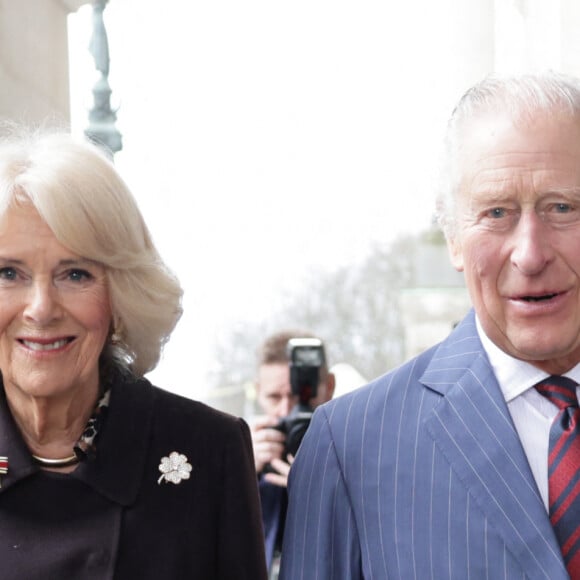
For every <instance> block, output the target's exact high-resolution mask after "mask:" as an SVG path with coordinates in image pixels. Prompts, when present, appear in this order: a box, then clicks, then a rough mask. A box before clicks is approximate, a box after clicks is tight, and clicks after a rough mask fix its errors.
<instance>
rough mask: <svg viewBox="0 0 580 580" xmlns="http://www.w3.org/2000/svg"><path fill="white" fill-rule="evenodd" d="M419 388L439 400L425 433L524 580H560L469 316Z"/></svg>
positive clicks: (554, 547)
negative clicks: (435, 394)
mask: <svg viewBox="0 0 580 580" xmlns="http://www.w3.org/2000/svg"><path fill="white" fill-rule="evenodd" d="M421 380H422V382H423V383H424V384H425V386H427V387H429V388H430V389H432V390H434V391H436V392H438V393H440V394H441V395H442V399H441V401H440V403H439V404H438V405H436V406H435V408H434V409H433V411H432V412H431V414H430V415H429V417H428V418H427V420H426V423H425V426H426V428H427V429H428V431H429V433H430V435H431V436H432V437H433V439H434V440H435V443H436V446H437V448H438V449H439V450H440V451H441V452H442V453H443V454H444V455H445V457H446V458H447V460H448V461H449V463H450V465H451V468H452V469H453V470H454V471H455V473H456V474H457V475H458V477H459V480H460V481H462V482H463V483H464V485H465V486H466V488H467V489H466V491H467V492H468V493H469V494H470V496H471V497H472V498H473V499H474V500H475V501H476V502H477V504H478V505H479V507H480V508H481V510H482V512H483V513H484V515H485V517H486V518H487V520H488V522H490V524H491V525H492V526H493V528H494V529H496V530H497V532H498V533H499V534H500V536H501V537H502V539H503V541H504V543H505V545H506V546H507V548H508V549H509V551H510V552H511V553H512V554H513V555H514V557H515V558H516V559H518V560H519V561H520V563H521V566H522V568H523V569H524V570H525V572H526V574H527V575H528V576H529V577H530V578H534V577H542V578H544V577H551V578H560V577H562V578H567V575H566V572H565V568H564V565H563V562H562V557H561V554H560V549H559V546H558V544H557V541H556V539H555V536H554V533H553V530H552V527H551V525H550V521H549V519H548V516H547V514H546V511H545V508H544V505H543V503H542V500H541V497H540V494H539V492H538V489H537V486H536V483H535V481H534V478H533V475H532V473H531V470H530V467H529V464H528V461H527V458H526V456H525V453H524V450H523V447H522V445H521V442H520V440H519V437H518V434H517V432H516V430H515V427H514V424H513V421H512V419H511V416H510V414H509V411H508V408H507V405H506V403H505V401H504V398H503V395H502V393H501V390H500V387H499V385H498V383H497V380H496V378H495V376H494V373H493V370H492V368H491V365H490V364H489V362H488V360H487V356H486V355H485V352H484V350H483V346H482V345H481V342H480V340H479V337H478V335H477V331H476V328H475V320H474V315H473V313H471V314H470V315H469V316H468V317H467V318H466V320H465V321H464V322H463V323H462V324H461V325H460V326H459V327H458V328H457V329H456V331H455V332H453V333H452V334H451V336H450V337H449V338H448V339H447V340H446V341H445V342H444V343H443V344H442V345H441V347H440V348H439V349H438V351H437V352H436V354H435V356H434V357H433V359H432V361H431V363H430V365H429V367H428V368H427V369H426V371H425V373H424V375H423V377H422V379H421Z"/></svg>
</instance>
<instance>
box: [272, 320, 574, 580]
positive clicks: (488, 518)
mask: <svg viewBox="0 0 580 580" xmlns="http://www.w3.org/2000/svg"><path fill="white" fill-rule="evenodd" d="M289 490H290V506H289V512H288V520H287V528H286V532H285V539H284V547H283V551H282V554H283V556H282V571H281V578H283V579H284V580H297V579H303V580H315V579H321V580H322V579H327V580H331V579H332V580H357V579H361V578H365V579H371V578H372V579H381V580H388V579H404V580H425V579H434V580H444V579H447V578H449V579H458V580H465V579H477V580H479V579H490V580H496V579H498V578H507V579H516V578H517V579H523V578H530V579H544V580H545V579H550V580H561V579H565V578H568V576H567V573H566V570H565V568H564V565H563V562H562V557H561V554H560V550H559V548H558V544H557V541H556V539H555V537H554V532H553V530H552V527H551V525H550V521H549V519H548V516H547V514H546V510H545V508H544V506H543V503H542V500H541V498H540V496H539V494H538V491H537V488H536V485H535V482H534V479H533V476H532V474H531V472H530V468H529V466H528V463H527V460H526V457H525V454H524V452H523V449H522V446H521V443H520V441H519V439H518V436H517V433H516V431H515V428H514V426H513V423H512V421H511V418H510V416H509V412H508V410H507V407H506V405H505V402H504V400H503V397H502V395H501V392H500V389H499V386H498V385H497V382H496V380H495V377H494V375H493V372H492V370H491V367H490V365H489V363H488V362H487V358H486V357H485V354H484V351H483V348H482V345H481V343H480V341H479V338H478V336H477V332H476V329H475V322H474V316H473V313H471V314H470V315H469V316H468V317H467V318H466V319H465V320H464V321H463V322H462V323H461V324H460V325H459V326H458V327H457V328H456V329H455V331H454V332H453V333H452V334H451V335H450V337H449V338H448V339H447V340H446V341H445V342H443V343H442V344H441V345H439V346H438V347H434V348H433V349H431V350H429V351H428V352H426V353H424V354H423V355H421V356H419V357H418V358H416V359H415V360H413V361H411V362H409V363H407V364H406V365H404V366H402V367H400V368H399V369H396V370H394V371H393V372H391V373H389V374H387V375H385V376H384V377H381V378H379V379H377V380H376V381H374V382H373V383H371V384H369V385H367V386H366V387H363V388H362V389H358V390H357V391H354V392H352V393H350V394H348V395H345V396H343V397H341V398H339V399H336V400H334V401H331V402H330V403H328V404H326V405H324V406H322V407H320V408H319V409H318V410H317V411H316V413H315V416H314V418H313V421H312V423H311V426H310V428H309V430H308V432H307V435H306V437H305V439H304V441H303V443H302V447H301V449H300V452H299V453H298V457H297V459H296V461H295V463H294V465H293V467H292V470H291V475H290V487H289Z"/></svg>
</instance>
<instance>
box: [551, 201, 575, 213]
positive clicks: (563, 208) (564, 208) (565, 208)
mask: <svg viewBox="0 0 580 580" xmlns="http://www.w3.org/2000/svg"><path fill="white" fill-rule="evenodd" d="M554 210H555V211H556V212H557V213H569V212H571V211H572V206H571V205H570V204H569V203H557V204H556V205H555V206H554Z"/></svg>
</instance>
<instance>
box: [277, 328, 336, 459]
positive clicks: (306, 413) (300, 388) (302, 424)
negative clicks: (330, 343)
mask: <svg viewBox="0 0 580 580" xmlns="http://www.w3.org/2000/svg"><path fill="white" fill-rule="evenodd" d="M287 349H288V359H289V365H290V387H291V389H292V394H293V395H295V396H296V397H298V402H297V404H296V405H295V406H294V407H293V408H292V410H291V411H290V413H289V414H288V415H287V416H286V417H284V418H282V419H280V422H279V423H278V425H276V427H275V428H276V429H278V431H281V432H282V433H285V435H286V445H285V449H284V454H283V455H282V457H283V458H284V459H285V458H286V456H287V455H288V454H289V453H290V454H292V455H296V452H297V451H298V447H300V443H301V442H302V438H303V437H304V434H305V433H306V429H308V425H310V419H311V418H312V413H313V412H314V409H313V408H312V407H311V406H310V400H311V399H313V398H314V397H316V395H317V394H318V383H319V382H320V371H321V368H322V367H323V366H324V365H325V357H324V347H323V345H322V341H321V340H319V339H318V338H291V339H290V340H289V341H288V347H287Z"/></svg>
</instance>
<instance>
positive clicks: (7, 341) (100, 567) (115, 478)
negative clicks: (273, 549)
mask: <svg viewBox="0 0 580 580" xmlns="http://www.w3.org/2000/svg"><path fill="white" fill-rule="evenodd" d="M180 302H181V288H180V286H179V284H178V282H177V280H176V279H175V277H174V276H173V275H172V274H171V273H170V272H169V271H168V269H167V268H166V266H165V265H164V263H163V262H162V260H161V258H160V256H159V254H158V253H157V251H156V249H155V247H154V246H153V243H152V241H151V237H150V235H149V232H148V230H147V227H146V225H145V223H144V222H143V218H142V216H141V214H140V212H139V209H138V207H137V205H136V203H135V200H134V199H133V197H132V195H131V193H130V192H129V190H128V189H127V186H126V185H125V184H124V182H123V181H122V180H121V178H120V177H119V175H118V174H117V172H116V171H115V169H114V167H113V165H112V164H111V163H110V162H109V160H108V159H107V158H106V156H105V155H104V154H102V153H101V152H100V150H99V149H97V148H96V147H95V146H93V145H90V144H88V143H85V142H82V141H79V142H77V141H75V140H74V139H73V138H71V137H70V136H68V135H64V134H36V135H32V136H30V135H29V136H27V137H26V138H20V139H14V138H12V139H6V140H5V142H3V143H0V372H1V379H2V380H1V384H0V479H1V481H0V484H1V487H0V578H2V579H3V580H7V579H19V580H21V579H23V578H25V579H27V580H31V579H35V578H42V579H44V580H48V579H63V578H67V579H68V578H74V579H75V580H79V579H89V578H91V579H92V578H95V579H99V580H101V579H106V578H121V579H128V578H131V579H132V578H139V579H140V580H144V579H148V578H155V579H163V580H168V579H169V580H171V579H187V578H199V579H200V580H211V579H214V578H215V579H222V578H223V579H226V578H228V579H230V578H231V579H232V580H233V579H235V580H240V579H248V580H258V579H261V578H265V577H266V573H265V564H264V553H263V546H262V541H263V540H262V530H261V520H260V511H259V500H258V493H257V483H256V475H255V472H254V460H253V456H252V446H251V440H250V434H249V430H248V428H247V426H246V424H245V423H244V422H243V421H242V420H241V419H236V418H233V417H230V416H228V415H226V414H223V413H220V412H218V411H215V410H213V409H210V408H208V407H207V406H204V405H203V404H201V403H198V402H194V401H191V400H188V399H185V398H182V397H179V396H177V395H173V394H170V393H168V392H165V391H162V390H160V389H158V388H156V387H154V386H152V385H151V384H150V383H149V382H148V381H147V380H146V379H144V378H143V375H144V374H145V373H146V372H148V371H150V370H151V369H153V368H154V367H155V365H156V364H157V362H158V359H159V356H160V352H161V348H162V346H163V345H164V343H165V342H166V341H167V339H168V337H169V335H170V333H171V332H172V330H173V328H174V326H175V324H176V323H177V321H178V319H179V316H180V314H181V307H180Z"/></svg>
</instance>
